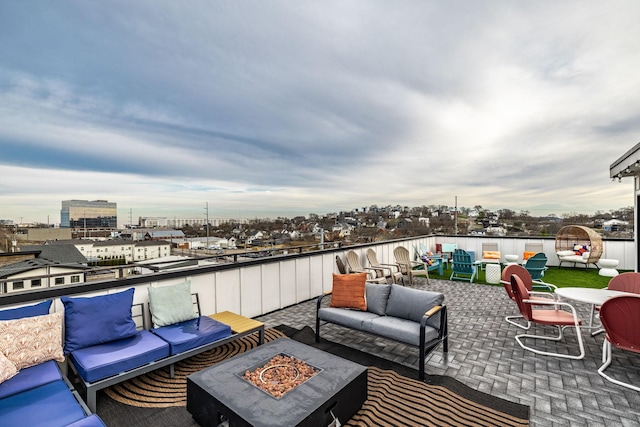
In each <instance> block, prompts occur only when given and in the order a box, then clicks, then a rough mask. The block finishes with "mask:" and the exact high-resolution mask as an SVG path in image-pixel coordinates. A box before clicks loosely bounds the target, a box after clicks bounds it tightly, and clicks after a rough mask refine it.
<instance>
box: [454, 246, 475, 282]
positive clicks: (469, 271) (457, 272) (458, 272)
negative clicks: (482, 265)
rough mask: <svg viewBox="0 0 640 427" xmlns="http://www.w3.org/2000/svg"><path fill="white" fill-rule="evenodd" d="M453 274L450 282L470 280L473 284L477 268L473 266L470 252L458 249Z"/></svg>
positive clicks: (455, 253)
mask: <svg viewBox="0 0 640 427" xmlns="http://www.w3.org/2000/svg"><path fill="white" fill-rule="evenodd" d="M451 268H452V269H453V272H452V273H451V277H450V278H449V280H468V281H469V282H473V279H474V278H475V277H476V266H475V265H473V261H472V260H471V255H470V254H469V252H467V251H465V250H462V249H456V250H455V252H453V266H452V267H451Z"/></svg>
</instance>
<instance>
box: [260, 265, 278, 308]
mask: <svg viewBox="0 0 640 427" xmlns="http://www.w3.org/2000/svg"><path fill="white" fill-rule="evenodd" d="M261 283H262V310H263V312H264V313H270V312H272V311H275V310H279V309H281V308H282V307H283V306H282V305H281V304H280V298H281V292H280V287H281V285H280V263H272V264H265V265H264V266H263V267H262V280H261Z"/></svg>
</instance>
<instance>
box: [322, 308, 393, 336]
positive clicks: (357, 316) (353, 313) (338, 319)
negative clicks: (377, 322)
mask: <svg viewBox="0 0 640 427" xmlns="http://www.w3.org/2000/svg"><path fill="white" fill-rule="evenodd" d="M318 316H319V317H320V319H322V320H325V321H327V322H331V323H336V324H338V325H342V326H346V327H348V328H352V329H360V330H362V329H364V327H363V324H364V323H365V322H367V321H369V320H371V319H376V318H378V317H380V316H379V315H378V314H375V313H371V312H368V311H358V310H345V309H342V308H331V307H324V308H321V309H320V310H318Z"/></svg>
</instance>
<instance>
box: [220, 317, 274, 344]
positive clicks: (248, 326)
mask: <svg viewBox="0 0 640 427" xmlns="http://www.w3.org/2000/svg"><path fill="white" fill-rule="evenodd" d="M209 317H211V318H212V319H214V320H217V321H218V322H222V323H225V324H227V325H229V326H230V327H231V331H232V332H234V333H236V334H238V335H239V336H238V338H239V337H242V336H245V335H249V334H252V333H254V332H258V345H262V344H263V343H264V323H262V322H258V321H257V320H254V319H251V318H249V317H244V316H241V315H239V314H236V313H233V312H231V311H221V312H220V313H216V314H211V315H210V316H209Z"/></svg>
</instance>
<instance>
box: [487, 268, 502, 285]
mask: <svg viewBox="0 0 640 427" xmlns="http://www.w3.org/2000/svg"><path fill="white" fill-rule="evenodd" d="M501 274H502V271H501V269H500V264H495V263H489V264H487V266H486V267H485V279H486V281H487V283H491V284H493V285H497V284H498V283H500V275H501Z"/></svg>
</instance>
